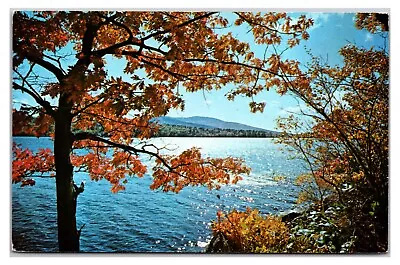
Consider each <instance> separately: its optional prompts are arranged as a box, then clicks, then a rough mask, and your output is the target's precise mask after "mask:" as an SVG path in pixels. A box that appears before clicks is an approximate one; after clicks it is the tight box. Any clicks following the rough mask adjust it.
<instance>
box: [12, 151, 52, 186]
mask: <svg viewBox="0 0 400 265" xmlns="http://www.w3.org/2000/svg"><path fill="white" fill-rule="evenodd" d="M12 154H13V161H12V183H21V186H26V185H30V186H32V185H35V181H34V180H33V179H32V178H33V177H35V176H34V175H35V174H41V175H43V174H44V173H48V172H50V176H54V173H53V172H54V170H55V167H54V166H55V165H54V156H53V153H52V152H51V150H50V149H39V151H38V152H37V153H33V152H32V151H31V150H29V149H21V148H19V147H18V146H17V145H16V144H15V143H14V144H13V149H12Z"/></svg>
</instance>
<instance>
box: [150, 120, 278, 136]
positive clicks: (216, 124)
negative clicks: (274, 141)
mask: <svg viewBox="0 0 400 265" xmlns="http://www.w3.org/2000/svg"><path fill="white" fill-rule="evenodd" d="M154 121H155V122H157V123H159V124H161V125H164V124H165V125H176V126H185V127H195V128H204V129H230V130H245V131H262V132H266V133H268V134H270V135H277V134H279V133H278V132H276V131H271V130H266V129H262V128H257V127H253V126H249V125H245V124H242V123H237V122H227V121H223V120H219V119H215V118H210V117H200V116H193V117H185V118H179V117H158V118H156V119H155V120H154Z"/></svg>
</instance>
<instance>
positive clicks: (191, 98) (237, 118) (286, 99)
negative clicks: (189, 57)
mask: <svg viewBox="0 0 400 265" xmlns="http://www.w3.org/2000/svg"><path fill="white" fill-rule="evenodd" d="M305 14H306V16H307V17H311V18H313V20H314V25H313V27H312V28H311V29H310V30H309V33H310V38H309V40H307V41H303V42H301V43H300V45H299V46H296V47H295V48H293V49H289V50H287V51H286V52H285V53H284V56H285V57H286V58H288V59H297V60H299V61H300V62H302V63H306V62H307V60H309V56H308V55H307V54H306V49H305V48H307V49H309V50H311V51H312V53H313V54H314V55H317V56H323V57H324V58H328V61H329V63H330V64H340V63H341V57H340V56H339V54H338V50H339V49H340V48H341V47H343V46H344V45H345V44H347V43H354V44H357V45H358V46H362V47H366V48H369V47H371V46H375V47H381V46H383V39H382V38H381V37H380V36H379V35H378V34H371V33H369V32H368V31H366V30H357V29H356V28H355V26H354V13H321V12H318V13H305ZM226 15H227V17H228V18H229V17H232V18H234V16H232V14H229V13H227V14H226ZM289 15H291V16H292V17H294V18H296V17H297V16H299V13H289ZM246 32H247V29H246V28H241V29H235V31H234V32H233V34H234V35H236V36H237V37H238V38H240V39H242V40H246V41H248V42H249V43H250V45H251V47H252V48H253V49H254V52H255V54H256V55H257V54H258V55H259V56H262V54H263V53H264V48H265V47H263V46H256V45H255V44H254V43H251V40H252V34H251V33H246ZM285 48H286V46H285V45H282V46H281V47H278V49H285ZM72 58H73V59H75V58H74V57H72ZM108 61H109V64H107V66H108V74H109V76H120V75H123V74H122V69H123V67H124V62H123V60H115V59H113V60H110V59H108ZM125 78H127V79H129V77H128V76H125ZM231 88H232V87H231V86H227V87H226V88H224V89H221V90H218V91H215V90H214V91H211V92H209V91H198V92H195V93H187V92H185V91H182V90H183V89H181V90H180V93H182V94H183V97H184V100H185V110H184V111H183V112H181V111H178V110H171V111H170V112H169V114H168V116H172V117H190V116H207V117H213V118H218V119H222V120H225V121H232V122H239V123H244V124H248V125H251V126H255V127H260V128H265V129H274V128H275V125H276V119H277V118H278V117H279V116H284V115H287V114H288V111H289V112H296V111H298V110H299V106H298V103H297V101H296V100H294V99H293V98H292V97H291V96H280V95H278V94H277V93H276V92H274V91H273V90H270V91H265V92H262V93H261V94H259V95H258V96H257V97H256V98H255V99H256V101H258V102H261V101H263V102H266V108H265V110H264V112H263V113H256V114H254V113H251V112H250V109H249V106H248V104H249V102H250V99H249V98H246V97H236V99H235V101H233V102H232V101H228V100H227V99H226V97H225V94H226V92H228V91H229V90H230V89H231ZM13 101H14V106H18V105H19V104H18V102H25V103H28V104H33V103H34V102H33V100H32V99H31V98H27V97H25V96H24V95H21V94H20V93H18V92H17V93H15V92H13ZM15 103H16V104H15Z"/></svg>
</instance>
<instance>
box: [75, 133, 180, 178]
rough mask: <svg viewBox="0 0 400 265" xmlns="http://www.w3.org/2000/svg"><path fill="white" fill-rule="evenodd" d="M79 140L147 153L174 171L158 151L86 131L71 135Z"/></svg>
mask: <svg viewBox="0 0 400 265" xmlns="http://www.w3.org/2000/svg"><path fill="white" fill-rule="evenodd" d="M80 140H92V141H97V142H102V143H105V144H108V145H109V146H112V147H116V148H119V149H122V150H124V151H128V152H133V153H135V154H138V153H141V154H147V155H150V156H153V157H155V158H157V159H159V160H160V161H161V162H162V164H163V165H164V166H165V167H166V168H168V170H169V171H171V172H172V171H174V169H173V168H172V167H171V166H170V165H169V164H168V163H167V161H165V159H164V158H162V157H161V155H160V154H159V153H155V152H151V151H148V150H145V149H138V148H135V147H132V146H129V145H125V144H120V143H115V142H113V141H110V140H107V139H104V138H102V137H99V136H97V135H95V134H92V133H88V132H80V133H76V134H74V135H73V141H80Z"/></svg>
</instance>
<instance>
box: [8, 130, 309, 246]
mask: <svg viewBox="0 0 400 265" xmlns="http://www.w3.org/2000/svg"><path fill="white" fill-rule="evenodd" d="M13 140H14V141H16V142H17V143H20V144H21V145H22V146H23V147H29V148H31V149H33V150H36V149H37V148H38V147H49V148H51V147H52V142H51V141H50V140H49V139H48V138H40V139H37V138H28V137H16V138H14V139H13ZM152 143H154V144H155V145H157V146H161V145H167V146H168V147H169V148H171V147H175V149H176V150H174V151H167V150H164V151H165V152H173V153H177V152H179V151H182V150H185V149H187V148H191V147H192V146H197V147H200V148H201V150H202V153H203V155H204V156H210V157H224V156H233V157H240V158H243V159H245V161H246V163H247V165H249V166H250V167H251V168H252V172H251V174H250V175H249V176H245V177H244V179H243V180H242V181H240V182H239V183H238V184H236V185H230V186H224V187H222V188H221V190H212V191H210V190H208V189H206V188H204V187H188V188H185V189H184V190H182V191H181V193H179V194H171V193H163V192H161V191H152V190H150V189H149V185H150V184H151V177H150V175H148V174H147V175H146V176H145V177H144V178H142V179H138V178H132V179H130V180H129V182H128V184H127V185H126V190H125V191H122V192H119V193H118V194H112V193H111V192H110V184H109V183H107V182H106V181H98V182H92V181H89V178H88V175H87V174H85V173H79V174H76V175H75V182H77V183H79V182H80V181H83V180H86V186H85V192H83V193H82V194H81V195H80V196H79V200H78V208H77V225H78V227H80V226H81V225H83V224H85V228H84V229H83V231H82V236H81V249H82V251H86V252H201V251H203V250H204V247H205V245H206V242H208V241H209V240H210V238H211V231H210V229H209V228H210V225H211V221H212V220H214V219H215V218H216V212H217V211H218V210H223V211H229V210H232V209H233V208H235V209H239V210H245V209H246V207H248V206H249V207H253V208H258V209H259V210H260V211H261V212H262V213H266V214H267V213H279V212H282V211H285V210H288V209H290V208H292V207H294V203H295V198H296V194H297V188H296V187H295V186H293V185H292V184H291V181H290V180H291V179H293V178H294V177H295V176H296V175H298V174H299V173H301V172H302V170H303V167H302V164H301V161H293V160H288V159H287V158H288V154H287V153H285V152H282V151H280V146H278V145H276V144H274V143H273V140H271V139H260V138H259V139H254V138H158V139H154V140H153V141H152ZM147 160H148V159H145V161H147ZM146 163H148V165H149V168H150V165H151V163H152V162H146ZM279 175H284V176H285V177H286V178H285V180H283V181H279V182H277V181H274V177H275V176H279ZM12 233H13V235H12V237H13V242H14V247H15V248H16V249H18V250H25V251H38V252H53V251H56V250H57V234H56V233H57V228H56V200H55V182H54V179H38V180H37V183H36V186H34V187H25V188H20V187H19V185H13V186H12Z"/></svg>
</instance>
